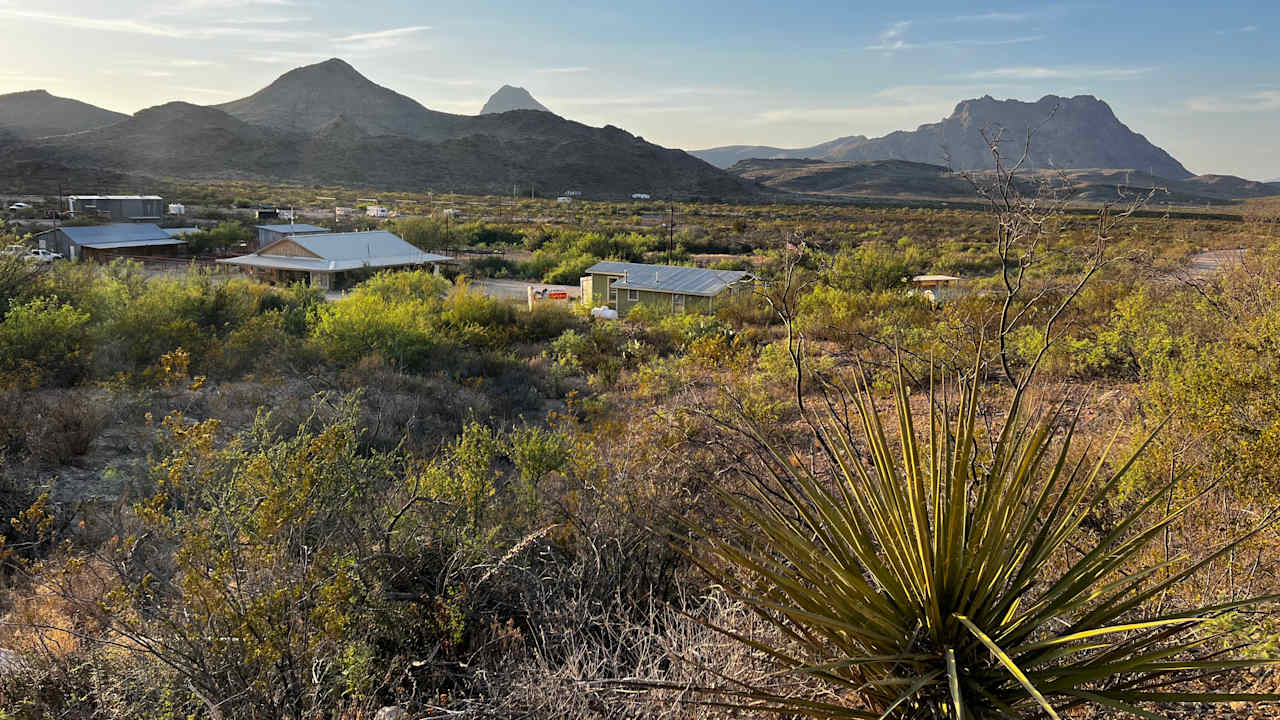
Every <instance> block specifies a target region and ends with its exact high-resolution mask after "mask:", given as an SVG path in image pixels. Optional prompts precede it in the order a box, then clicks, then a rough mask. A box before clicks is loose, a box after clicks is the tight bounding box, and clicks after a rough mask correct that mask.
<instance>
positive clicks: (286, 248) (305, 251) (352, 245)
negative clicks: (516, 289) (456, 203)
mask: <svg viewBox="0 0 1280 720" xmlns="http://www.w3.org/2000/svg"><path fill="white" fill-rule="evenodd" d="M451 261H452V260H451V259H450V258H447V257H445V256H444V255H435V254H433V253H427V252H422V251H421V250H419V249H418V248H416V247H414V246H412V245H410V244H409V243H407V242H405V241H404V240H402V239H401V238H400V237H399V236H397V235H394V234H392V233H389V232H387V231H385V230H373V231H370V232H348V233H305V234H299V235H289V236H286V237H283V238H281V239H279V240H277V241H275V242H273V243H271V244H270V245H267V246H266V247H263V248H260V249H259V250H257V251H256V252H254V253H251V254H249V255H241V256H240V257H234V258H226V259H223V260H219V261H218V262H220V263H225V264H227V265H236V266H239V267H240V268H241V269H242V270H244V272H245V273H246V274H248V275H250V276H252V277H254V278H257V279H258V280H262V281H264V282H269V283H277V284H292V283H295V282H302V283H306V284H308V285H310V286H312V287H317V288H323V289H325V290H330V289H338V288H342V287H347V286H348V285H350V284H352V283H353V282H358V281H359V279H361V278H363V277H364V275H365V272H367V271H370V270H390V269H396V268H413V267H423V266H433V267H436V268H437V269H438V267H439V265H440V264H441V263H447V262H451Z"/></svg>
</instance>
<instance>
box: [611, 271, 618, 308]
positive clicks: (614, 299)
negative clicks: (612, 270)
mask: <svg viewBox="0 0 1280 720" xmlns="http://www.w3.org/2000/svg"><path fill="white" fill-rule="evenodd" d="M616 282H618V278H616V277H611V278H609V302H618V291H617V290H615V289H614V287H613V284H614V283H616Z"/></svg>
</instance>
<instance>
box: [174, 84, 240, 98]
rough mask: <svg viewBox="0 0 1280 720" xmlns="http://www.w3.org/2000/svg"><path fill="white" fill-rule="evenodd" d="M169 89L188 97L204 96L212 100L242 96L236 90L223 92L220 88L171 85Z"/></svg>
mask: <svg viewBox="0 0 1280 720" xmlns="http://www.w3.org/2000/svg"><path fill="white" fill-rule="evenodd" d="M168 88H169V89H170V90H175V91H177V92H180V93H185V94H187V95H188V96H190V95H196V96H204V97H208V98H212V99H219V98H228V97H236V96H237V95H239V94H240V93H238V92H236V91H234V90H221V89H218V88H202V87H190V86H188V85H169V86H168Z"/></svg>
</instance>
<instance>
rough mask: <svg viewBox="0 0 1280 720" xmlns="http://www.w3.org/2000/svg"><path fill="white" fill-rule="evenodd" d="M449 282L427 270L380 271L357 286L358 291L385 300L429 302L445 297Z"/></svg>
mask: <svg viewBox="0 0 1280 720" xmlns="http://www.w3.org/2000/svg"><path fill="white" fill-rule="evenodd" d="M449 288H450V286H449V282H448V281H447V280H445V279H444V278H442V277H440V276H439V275H436V274H434V273H431V272H429V271H427V270H409V271H400V272H380V273H378V274H376V275H374V276H373V277H371V278H369V279H368V280H366V281H364V282H363V283H361V284H360V286H359V290H358V291H359V292H360V293H361V294H365V295H373V296H375V297H377V298H379V299H381V300H384V301H386V302H402V301H407V300H415V301H418V302H431V301H433V300H439V299H441V298H443V297H445V295H446V294H448V292H449Z"/></svg>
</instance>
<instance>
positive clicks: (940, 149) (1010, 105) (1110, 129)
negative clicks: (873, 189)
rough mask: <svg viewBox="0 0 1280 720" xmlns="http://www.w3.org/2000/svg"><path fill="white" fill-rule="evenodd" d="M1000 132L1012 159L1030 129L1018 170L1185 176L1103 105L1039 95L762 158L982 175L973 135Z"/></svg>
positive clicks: (1086, 98) (710, 153)
mask: <svg viewBox="0 0 1280 720" xmlns="http://www.w3.org/2000/svg"><path fill="white" fill-rule="evenodd" d="M1000 128H1003V129H1004V153H1005V155H1006V156H1008V157H1012V158H1014V159H1015V160H1016V158H1017V157H1018V156H1019V155H1020V154H1021V152H1022V144H1023V143H1024V142H1025V138H1026V135H1027V132H1028V131H1029V130H1031V129H1036V134H1035V140H1034V142H1033V143H1032V147H1031V150H1032V152H1031V156H1030V158H1029V159H1028V162H1027V164H1026V165H1025V167H1027V168H1029V169H1048V168H1131V169H1135V170H1141V171H1143V172H1146V173H1149V174H1152V175H1157V176H1160V177H1165V178H1171V179H1175V180H1181V179H1185V178H1189V177H1192V173H1191V172H1190V171H1188V170H1187V169H1186V168H1185V167H1183V166H1182V164H1181V163H1179V162H1178V161H1177V160H1175V159H1174V158H1173V157H1172V156H1170V155H1169V153H1167V152H1165V151H1164V150H1162V149H1160V148H1159V147H1156V146H1155V145H1153V144H1152V143H1151V142H1150V141H1148V140H1147V139H1146V138H1145V137H1143V136H1142V135H1140V134H1138V133H1135V132H1133V131H1132V130H1130V129H1129V128H1128V127H1127V126H1126V125H1125V124H1124V123H1122V122H1120V120H1119V119H1118V118H1117V117H1116V116H1115V114H1114V113H1113V112H1112V111H1111V108H1110V106H1108V105H1107V104H1106V103H1105V102H1103V101H1101V100H1099V99H1097V98H1095V97H1093V96H1092V95H1078V96H1076V97H1072V98H1063V97H1058V96H1056V95H1046V96H1045V97H1043V98H1041V99H1040V100H1038V101H1037V102H1034V103H1028V102H1021V101H1018V100H996V99H994V98H992V97H991V96H985V97H982V98H978V99H976V100H965V101H963V102H961V103H959V104H958V105H956V108H955V111H954V112H953V113H952V114H951V115H950V116H949V117H947V118H945V119H944V120H942V121H941V122H937V123H932V124H929V125H921V126H920V127H919V128H917V129H916V130H914V131H898V132H893V133H890V134H888V135H885V136H883V137H879V138H873V139H865V138H862V139H861V140H860V139H859V137H858V136H852V137H849V138H841V139H839V140H834V141H831V142H829V143H824V144H822V145H816V146H814V147H812V148H801V149H797V150H783V151H780V153H781V154H774V155H768V156H767V157H780V156H785V157H806V158H813V159H817V160H828V161H832V162H846V161H865V160H908V161H911V162H921V163H931V164H936V165H949V166H951V167H954V168H956V169H958V170H985V169H990V168H991V152H990V150H989V149H988V148H987V146H986V143H985V142H984V141H983V139H982V135H981V131H983V130H987V131H994V132H998V131H999V129H1000ZM766 149H768V150H772V148H766ZM726 150H727V148H714V149H711V150H699V151H695V152H694V154H695V155H697V156H698V157H701V158H703V159H705V160H708V161H711V160H713V159H714V160H716V161H718V162H724V160H725V159H727V158H731V157H734V154H733V153H729V152H725V151H726ZM738 159H743V158H741V157H739V158H738Z"/></svg>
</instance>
